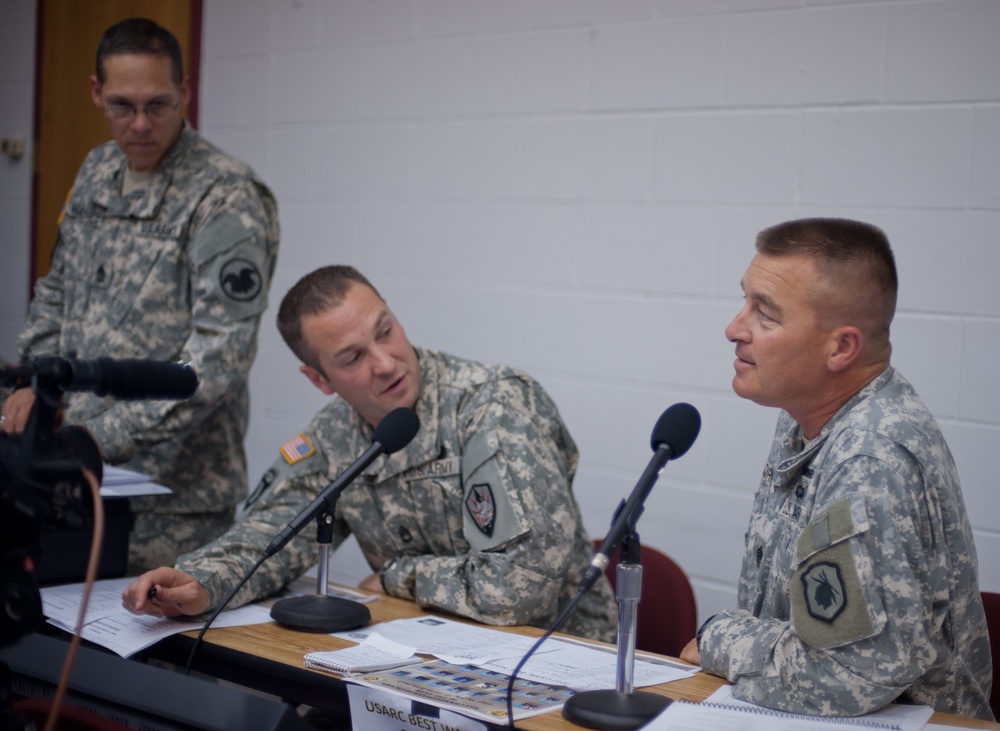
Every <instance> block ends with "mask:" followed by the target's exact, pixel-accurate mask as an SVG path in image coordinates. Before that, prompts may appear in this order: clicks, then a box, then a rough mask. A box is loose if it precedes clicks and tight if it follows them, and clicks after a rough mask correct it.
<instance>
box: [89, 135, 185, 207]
mask: <svg viewBox="0 0 1000 731" xmlns="http://www.w3.org/2000/svg"><path fill="white" fill-rule="evenodd" d="M197 139H198V133H197V132H195V131H194V129H193V128H192V127H191V125H190V124H188V122H187V120H184V126H183V127H182V128H181V133H180V135H179V136H178V137H177V141H176V142H175V143H174V146H173V147H171V148H170V150H169V151H168V152H167V154H166V155H164V156H163V160H161V161H160V165H159V166H158V167H157V168H156V170H155V171H153V175H152V177H151V178H150V179H149V183H148V185H146V186H145V188H144V190H143V192H142V194H141V195H130V196H128V197H123V196H122V195H121V190H122V180H123V178H124V177H125V167H126V166H127V165H128V160H126V158H125V153H123V152H121V150H119V151H118V158H119V165H118V167H117V169H116V170H115V171H114V175H113V179H112V184H111V185H108V186H104V187H103V188H102V189H101V190H100V191H99V192H98V194H97V195H96V196H94V200H95V201H96V202H97V203H98V204H100V205H102V206H104V207H105V208H106V209H108V211H109V212H110V213H112V214H113V215H117V216H121V217H131V218H155V217H156V216H157V214H158V213H159V211H160V205H161V204H162V203H163V197H164V196H165V195H166V193H167V189H168V188H169V187H170V182H171V181H172V180H173V177H174V170H175V169H176V167H177V165H178V164H179V163H180V162H181V161H183V160H184V159H185V158H186V157H187V156H188V154H189V153H190V152H191V149H192V147H193V146H194V145H195V143H196V142H197Z"/></svg>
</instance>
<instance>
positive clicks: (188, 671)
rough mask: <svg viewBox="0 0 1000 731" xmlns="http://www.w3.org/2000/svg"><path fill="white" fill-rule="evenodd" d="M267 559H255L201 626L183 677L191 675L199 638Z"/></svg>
mask: <svg viewBox="0 0 1000 731" xmlns="http://www.w3.org/2000/svg"><path fill="white" fill-rule="evenodd" d="M268 558H270V556H261V557H260V558H259V559H257V563H255V564H254V565H253V566H252V567H251V569H250V570H249V571H248V572H247V573H246V575H245V576H244V577H243V578H242V579H240V583H238V584H237V585H236V587H235V588H234V589H233V590H232V591H231V592H229V596H227V597H226V598H225V599H224V600H223V601H222V604H220V605H219V608H218V609H216V610H215V611H214V612H213V613H212V616H211V617H209V618H208V621H206V622H205V624H204V625H202V628H201V631H200V632H199V633H198V636H197V637H196V638H195V640H194V646H193V647H192V648H191V653H190V654H189V655H188V660H187V665H185V666H184V674H185V675H190V674H191V663H193V662H194V654H195V652H197V651H198V647H199V646H200V645H201V638H202V637H204V636H205V632H207V631H208V628H209V627H210V626H211V625H212V622H214V621H215V619H216V617H218V616H219V614H220V613H221V612H222V610H223V609H225V608H226V605H227V604H229V602H231V601H232V600H233V597H234V596H236V593H237V592H238V591H239V590H240V589H242V588H243V585H244V584H246V583H247V582H248V581H249V580H250V577H251V576H253V572H254V571H256V570H257V569H259V568H260V565H261V564H262V563H264V562H265V561H266V560H267V559H268Z"/></svg>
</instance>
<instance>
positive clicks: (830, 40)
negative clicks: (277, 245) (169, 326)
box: [0, 0, 1000, 616]
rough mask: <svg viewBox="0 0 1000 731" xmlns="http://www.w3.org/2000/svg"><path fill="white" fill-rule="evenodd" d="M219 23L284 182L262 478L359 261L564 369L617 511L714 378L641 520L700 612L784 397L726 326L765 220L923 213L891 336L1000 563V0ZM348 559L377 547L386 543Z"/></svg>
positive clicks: (216, 125) (302, 417)
mask: <svg viewBox="0 0 1000 731" xmlns="http://www.w3.org/2000/svg"><path fill="white" fill-rule="evenodd" d="M11 2H12V0H0V5H9V4H11ZM204 21H205V23H204V36H203V48H202V64H203V65H202V69H201V72H202V75H201V94H202V98H201V124H202V132H203V133H204V134H205V135H206V136H207V137H208V138H209V139H211V140H212V141H214V142H215V143H217V144H219V145H221V146H222V147H223V148H225V149H227V150H229V151H231V152H233V153H234V154H236V155H239V156H240V157H242V158H243V159H245V160H246V161H247V162H249V163H250V164H251V165H253V166H254V167H255V168H256V169H257V170H258V171H259V172H260V173H261V175H262V176H263V177H264V178H265V179H266V180H267V181H268V183H269V184H270V185H271V186H272V187H273V189H274V190H275V192H276V194H277V196H278V198H279V203H280V206H281V222H282V228H283V242H282V252H281V256H280V259H279V262H278V273H277V278H276V281H275V283H274V285H273V288H272V304H271V309H270V311H269V313H268V314H267V315H266V316H265V323H264V326H263V328H262V335H261V348H260V354H259V356H258V360H257V364H256V365H255V367H254V370H253V373H252V379H253V388H254V391H253V400H252V408H253V421H252V426H251V431H250V434H249V435H248V449H249V454H250V469H251V482H254V481H255V480H256V478H257V476H258V475H259V474H260V473H261V472H262V471H263V470H264V468H266V466H267V464H269V463H270V461H271V460H272V458H273V457H275V456H277V450H276V445H277V444H280V443H281V442H283V441H284V440H286V439H288V438H290V437H291V436H293V435H294V434H296V433H297V432H298V431H299V430H300V429H301V428H302V427H303V426H304V425H305V423H306V422H307V421H308V418H309V417H310V415H311V414H312V413H313V412H314V411H315V410H316V409H317V408H318V407H319V406H320V405H321V403H322V400H323V398H324V397H323V396H322V394H320V393H319V392H318V391H316V390H315V389H314V388H313V387H312V386H310V385H309V384H308V383H307V382H306V380H305V378H304V377H302V376H301V375H300V374H298V373H297V372H296V369H297V363H296V362H295V359H294V358H293V357H292V356H291V355H290V354H289V353H288V352H287V350H286V348H285V346H284V344H283V343H282V342H281V341H280V338H279V337H278V335H277V332H276V330H275V328H274V324H273V316H274V312H275V310H276V307H277V302H278V301H279V300H280V298H281V296H282V295H283V294H284V292H285V291H286V290H287V289H288V287H289V286H291V284H292V283H294V282H295V281H296V280H297V279H298V278H299V277H300V276H302V275H303V274H305V273H306V272H308V271H310V270H312V269H314V268H316V267H318V266H321V265H324V264H329V263H350V264H353V265H355V266H357V267H358V268H359V269H361V270H362V271H363V272H365V273H366V274H367V275H368V276H369V277H370V278H371V279H372V280H373V281H374V282H375V283H376V284H377V285H378V286H379V288H380V289H381V291H382V293H383V294H384V295H385V296H386V297H387V299H388V300H389V302H390V304H391V305H392V307H393V308H394V309H395V310H396V312H397V314H398V315H399V316H400V319H401V321H402V323H403V324H404V326H405V327H406V329H407V331H408V333H409V335H410V337H411V339H412V340H413V341H414V342H415V343H418V344H421V345H425V346H429V347H435V348H440V349H444V350H448V351H451V352H454V353H457V354H461V355H464V356H469V357H474V358H481V359H486V360H493V361H502V362H506V363H510V364H512V365H515V366H518V367H521V368H523V369H525V370H527V371H528V372H530V373H532V374H533V375H535V376H536V377H538V378H539V379H540V380H541V381H542V382H543V383H544V384H545V386H546V387H547V388H548V389H549V390H550V391H551V393H552V394H553V396H554V397H555V399H556V400H557V402H558V403H559V405H560V408H561V410H562V412H563V414H564V416H565V417H566V419H567V422H568V423H569V425H570V428H571V430H572V432H573V434H574V436H575V438H576V440H577V442H578V445H579V447H580V450H581V454H582V461H581V466H580V471H579V474H578V476H577V479H576V483H575V491H576V494H577V496H578V498H579V501H580V504H581V507H582V510H583V513H584V517H585V520H586V523H587V527H588V530H589V531H590V532H591V533H592V534H593V535H594V536H601V535H603V533H604V532H605V531H606V530H607V527H608V526H609V524H610V519H611V514H612V512H613V510H614V508H615V507H616V506H617V504H618V502H619V501H620V500H621V499H622V498H623V497H625V496H626V495H627V494H628V493H629V491H630V490H631V488H632V486H633V485H634V483H635V480H636V479H637V477H638V475H639V474H640V472H641V471H642V469H643V467H644V466H645V464H646V462H647V460H648V458H649V456H650V452H649V434H650V431H651V429H652V427H653V424H654V423H655V421H656V418H657V417H658V416H659V414H660V413H661V412H662V411H663V409H665V408H666V407H667V406H669V405H670V404H672V403H674V402H676V401H688V402H690V403H693V404H694V405H695V406H697V407H698V408H699V410H700V411H701V413H702V417H703V423H704V426H703V430H702V433H701V436H700V437H699V439H698V441H697V442H696V444H695V445H694V447H693V448H692V449H691V451H690V452H689V453H688V454H687V455H686V456H685V457H684V458H682V459H681V460H678V461H676V462H672V463H670V465H669V466H668V467H667V469H666V470H665V471H664V473H663V474H662V476H661V478H660V482H659V484H658V486H657V488H656V489H655V490H654V491H653V493H652V495H651V496H650V499H649V502H648V505H647V510H646V513H645V514H644V516H643V518H642V520H641V521H640V524H639V530H640V534H641V536H642V539H643V541H644V542H646V543H648V544H649V545H652V546H655V547H657V548H659V549H661V550H664V551H666V552H668V553H669V554H671V555H672V556H673V557H674V558H675V559H677V560H678V562H679V563H680V564H681V565H682V566H684V568H685V569H686V570H687V571H688V573H689V574H690V576H691V578H692V581H693V583H694V584H695V588H696V593H697V596H698V601H699V609H700V613H701V614H702V616H707V615H708V614H711V613H713V612H714V611H717V610H718V609H720V608H724V607H729V606H732V605H733V604H734V602H735V581H736V577H737V576H738V571H739V561H740V556H741V551H742V542H743V534H744V531H745V528H746V519H747V515H748V512H749V509H750V502H751V499H752V495H753V491H754V489H755V488H756V485H757V482H758V480H759V477H760V473H761V470H762V468H763V465H764V459H765V457H766V454H767V450H768V445H769V443H770V436H771V432H772V429H773V424H774V419H775V416H776V412H774V411H773V410H771V409H765V408H763V407H759V406H756V405H755V404H752V403H749V402H745V401H743V400H741V399H739V398H738V397H736V396H735V395H734V394H733V393H732V391H731V389H730V381H731V378H732V360H733V347H732V345H731V344H729V343H727V342H726V340H725V337H724V335H723V330H724V328H725V326H726V324H727V323H728V322H729V320H730V319H731V318H732V316H733V315H734V314H735V312H736V311H737V309H738V307H739V306H740V303H741V291H740V287H739V282H740V278H741V276H742V274H743V271H744V270H745V268H746V265H747V264H748V262H749V260H750V258H751V257H752V254H753V238H754V235H755V233H756V232H757V231H758V230H760V229H761V228H763V227H765V226H768V225H771V224H773V223H777V222H779V221H782V220H786V219H789V218H798V217H802V216H812V215H824V216H845V217H853V218H859V219H862V220H867V221H871V222H872V223H875V224H877V225H880V226H882V227H883V228H884V229H885V230H886V232H887V233H888V235H889V237H890V239H891V241H892V242H893V245H894V248H895V251H896V255H897V262H898V266H899V272H900V277H901V291H900V299H899V313H898V315H897V320H896V323H895V327H894V332H893V341H894V346H895V352H894V357H893V360H894V363H895V364H896V365H897V366H898V367H899V368H900V369H901V370H902V371H903V373H904V374H906V375H907V376H908V377H909V378H910V379H911V380H912V381H913V383H914V384H915V386H916V387H917V389H918V390H919V391H920V392H921V393H922V394H923V396H924V398H925V399H926V401H927V403H928V404H929V406H930V408H931V409H932V410H933V412H934V413H935V415H936V417H937V418H938V420H939V421H940V423H941V425H942V428H943V429H944V431H945V433H946V435H947V436H948V438H949V440H950V443H951V446H952V449H953V451H954V453H955V457H956V460H957V462H958V465H959V470H960V472H961V475H962V480H963V488H964V492H965V496H966V501H967V503H968V505H969V508H970V514H971V517H972V521H973V524H974V527H975V531H976V539H977V542H978V549H979V557H980V564H981V580H982V586H983V588H984V589H988V590H993V591H997V590H1000V560H998V559H997V556H998V555H1000V507H998V506H1000V501H998V500H997V499H996V497H995V492H996V489H997V477H996V474H995V469H994V468H993V464H992V459H993V455H994V454H995V453H996V450H997V447H998V446H1000V380H998V379H997V378H995V377H994V376H993V373H994V372H995V367H994V365H995V362H996V360H997V356H1000V287H998V286H997V278H998V274H1000V241H998V238H1000V44H997V43H996V42H995V39H996V38H997V37H998V35H1000V3H997V2H995V0H878V1H876V0H855V1H854V2H849V3H848V2H841V1H838V0H711V1H709V0H697V1H696V0H615V2H608V1H606V0H505V2H496V1H495V0H363V1H361V0H249V1H248V0H205V6H204ZM0 32H2V31H0ZM0 203H2V201H0ZM0 227H2V228H0V230H5V229H7V224H6V223H2V222H0ZM333 564H334V570H335V572H336V573H337V575H338V576H339V577H341V578H343V579H344V580H348V581H354V580H357V579H360V578H362V577H363V576H364V575H365V574H366V573H367V571H368V568H367V566H364V564H363V560H362V559H361V558H360V556H359V554H358V552H357V549H356V547H347V548H345V549H344V550H342V551H340V552H338V554H337V556H336V557H335V558H334V562H333Z"/></svg>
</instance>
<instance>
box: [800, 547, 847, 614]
mask: <svg viewBox="0 0 1000 731" xmlns="http://www.w3.org/2000/svg"><path fill="white" fill-rule="evenodd" d="M801 579H802V588H803V592H804V598H805V603H806V610H807V611H808V612H809V616H810V617H812V618H813V619H818V620H820V621H823V622H827V623H830V622H833V620H835V619H836V618H837V617H838V616H839V615H840V613H841V612H843V611H844V609H845V607H847V590H846V588H845V587H844V580H843V578H841V576H840V566H838V565H837V564H835V563H830V562H829V561H820V562H819V563H814V564H813V565H812V566H810V567H809V568H808V569H806V570H805V572H804V573H803V574H802V576H801Z"/></svg>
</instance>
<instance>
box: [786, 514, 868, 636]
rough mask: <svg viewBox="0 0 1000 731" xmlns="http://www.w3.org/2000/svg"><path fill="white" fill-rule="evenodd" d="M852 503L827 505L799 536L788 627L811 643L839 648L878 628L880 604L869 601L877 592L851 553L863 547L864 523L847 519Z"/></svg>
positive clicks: (850, 515)
mask: <svg viewBox="0 0 1000 731" xmlns="http://www.w3.org/2000/svg"><path fill="white" fill-rule="evenodd" d="M855 502H858V501H857V500H852V499H846V500H843V501H840V502H839V503H836V504H834V505H832V506H830V507H829V508H828V509H827V510H826V511H825V512H824V513H823V514H821V515H820V516H819V518H818V519H816V520H814V521H813V522H812V523H810V524H809V525H808V526H807V527H806V529H805V530H804V531H803V532H802V535H801V536H800V537H799V543H798V547H797V548H798V550H797V553H798V557H799V566H798V569H797V570H796V572H795V576H794V578H793V579H792V582H791V585H790V586H789V602H790V604H791V620H792V629H793V630H794V632H795V634H796V635H798V636H799V637H800V638H801V639H802V641H803V642H805V643H806V644H808V645H810V646H811V647H816V648H820V649H825V648H830V647H839V646H842V645H846V644H849V643H851V642H856V641H858V640H862V639H865V638H867V637H873V636H874V635H876V634H878V632H879V631H881V626H880V623H879V622H877V621H876V620H877V617H879V616H880V612H879V608H878V607H873V606H871V601H873V600H875V599H874V598H875V597H876V594H875V592H874V591H871V590H869V589H870V588H871V587H867V586H866V584H868V583H871V581H872V579H871V577H868V576H867V575H866V573H865V572H864V571H862V570H861V569H860V567H859V565H858V562H857V560H856V558H855V555H854V551H855V549H857V550H862V551H863V550H864V546H863V542H862V536H863V534H864V531H865V530H867V528H868V523H867V521H866V520H861V521H858V520H854V519H853V518H852V503H855ZM855 507H856V506H855ZM861 507H863V498H862V499H861ZM859 523H861V526H859V525H858V524H859ZM859 528H861V529H860V530H859ZM863 563H864V564H865V565H867V563H868V562H863Z"/></svg>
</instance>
